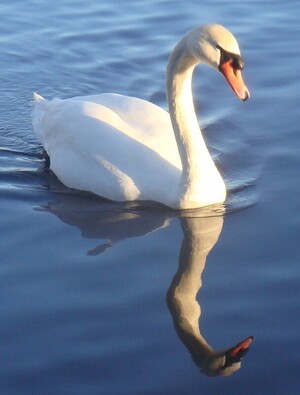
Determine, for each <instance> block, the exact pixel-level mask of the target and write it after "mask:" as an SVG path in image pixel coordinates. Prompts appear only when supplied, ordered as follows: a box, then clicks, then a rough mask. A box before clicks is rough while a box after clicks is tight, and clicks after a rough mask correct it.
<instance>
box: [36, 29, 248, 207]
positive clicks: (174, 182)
mask: <svg viewBox="0 0 300 395" xmlns="http://www.w3.org/2000/svg"><path fill="white" fill-rule="evenodd" d="M199 63H204V64H206V65H208V66H210V67H213V68H214V69H216V70H218V71H220V72H221V73H222V74H223V75H224V77H225V78H226V80H227V81H228V83H229V85H230V86H231V88H232V89H233V91H234V92H235V93H236V95H237V96H238V97H239V98H240V99H241V100H247V99H248V98H249V97H250V94H249V91H248V89H247V87H246V85H245V83H244V81H243V78H242V74H241V70H242V69H243V67H244V62H243V59H242V57H241V53H240V49H239V45H238V43H237V41H236V39H235V38H234V36H233V34H232V33H231V32H230V31H228V30H227V29H226V28H225V27H223V26H221V25H218V24H210V25H204V26H201V27H198V28H195V29H194V30H192V31H190V32H189V33H187V34H186V35H185V36H184V37H183V38H182V39H181V40H180V41H179V43H178V44H177V45H176V46H175V48H174V49H173V51H172V52H171V55H170V57H169V61H168V65H167V77H166V90H167V101H168V106H169V113H168V112H167V111H165V110H163V109H162V108H160V107H158V106H156V105H154V104H152V103H150V102H147V101H145V100H142V99H139V98H135V97H129V96H123V95H119V94H115V93H104V94H99V95H92V96H82V97H74V98H70V99H65V100H61V99H58V98H55V99H53V100H45V99H44V98H43V97H42V96H40V95H38V94H37V93H34V108H33V113H32V124H33V129H34V131H35V133H36V134H37V136H38V138H39V139H40V141H41V143H42V145H43V147H44V149H45V151H46V152H47V154H48V156H49V158H50V168H51V170H52V171H53V172H54V173H55V174H56V176H57V177H58V178H59V179H60V181H62V182H63V183H64V184H65V185H66V186H67V187H70V188H74V189H78V190H85V191H89V192H92V193H95V194H97V195H100V196H102V197H104V198H107V199H110V200H113V201H133V200H148V201H156V202H159V203H161V204H163V205H165V206H168V207H171V208H174V209H190V208H197V207H202V206H206V205H210V204H214V203H221V202H224V201H225V198H226V188H225V184H224V181H223V179H222V177H221V175H220V173H219V171H218V170H217V168H216V166H215V164H214V162H213V159H212V157H211V156H210V154H209V151H208V149H207V147H206V144H205V142H204V139H203V136H202V134H201V130H200V128H199V124H198V120H197V116H196V114H195V109H194V104H193V96H192V90H191V83H192V74H193V71H194V68H195V66H196V65H197V64H199Z"/></svg>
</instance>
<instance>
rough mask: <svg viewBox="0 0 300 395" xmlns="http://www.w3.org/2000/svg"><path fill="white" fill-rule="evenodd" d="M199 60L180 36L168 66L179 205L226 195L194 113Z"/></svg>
mask: <svg viewBox="0 0 300 395" xmlns="http://www.w3.org/2000/svg"><path fill="white" fill-rule="evenodd" d="M198 63H199V60H196V59H195V58H194V57H193V56H192V55H191V54H188V53H187V50H186V45H185V41H184V40H183V41H181V42H180V43H179V44H178V45H177V46H176V47H175V49H174V50H173V52H172V54H171V56H170V59H169V63H168V69H167V95H168V104H169V111H170V117H171V121H172V125H173V129H174V134H175V137H176V141H177V146H178V150H179V155H180V158H181V162H182V176H181V181H180V186H179V188H180V189H179V193H180V196H181V204H180V206H181V208H188V207H186V206H185V204H184V202H185V201H189V202H193V201H196V202H197V203H198V204H197V205H196V206H198V207H199V202H200V201H202V203H203V205H205V204H212V203H215V202H220V201H223V200H224V198H225V187H224V182H223V180H222V178H221V176H220V174H219V172H218V170H217V169H216V167H215V165H214V163H213V160H212V158H211V156H210V154H209V152H208V150H207V147H206V144H205V142H204V140H203V137H202V134H201V131H200V128H199V124H198V120H197V117H196V114H195V109H194V103H193V96H192V89H191V85H192V75H193V71H194V68H195V66H196V65H197V64H198ZM191 207H193V205H192V204H190V208H191Z"/></svg>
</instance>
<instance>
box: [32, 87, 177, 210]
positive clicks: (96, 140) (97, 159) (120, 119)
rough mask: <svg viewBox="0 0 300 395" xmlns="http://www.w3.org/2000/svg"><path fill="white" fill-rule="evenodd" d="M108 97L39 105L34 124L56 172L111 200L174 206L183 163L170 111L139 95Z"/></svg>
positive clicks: (78, 186) (71, 183) (73, 184)
mask: <svg viewBox="0 0 300 395" xmlns="http://www.w3.org/2000/svg"><path fill="white" fill-rule="evenodd" d="M105 96H106V99H109V100H110V103H108V102H107V100H106V101H105V102H106V105H104V104H102V103H103V102H104V97H101V95H100V96H93V97H84V98H75V99H68V100H59V99H55V100H52V101H49V102H47V101H41V102H38V103H36V110H35V114H38V119H35V118H34V119H33V124H34V127H35V129H36V130H37V133H38V135H40V136H41V135H42V141H43V144H44V147H45V149H46V151H47V152H48V154H49V156H50V158H51V168H52V170H53V171H54V172H55V173H56V175H57V176H58V177H59V178H60V179H61V181H62V182H63V183H65V184H66V185H67V186H69V187H73V188H76V189H83V190H89V191H92V192H94V193H97V194H99V195H101V196H105V197H107V198H109V199H112V200H135V199H149V200H156V201H160V202H162V203H165V204H169V200H170V188H171V186H174V185H177V183H178V179H179V175H180V171H179V170H178V162H180V161H179V159H178V158H179V156H178V151H177V146H176V143H175V138H174V136H173V133H171V132H172V130H170V129H171V126H170V121H169V117H168V114H167V113H166V112H165V111H163V110H161V109H160V108H158V107H156V106H155V105H153V104H151V103H147V102H144V101H140V100H139V99H132V98H124V97H116V98H115V101H114V98H113V95H112V96H110V95H105ZM116 96H117V95H116ZM108 104H109V105H110V107H112V108H109V107H108ZM134 105H136V106H135V107H134ZM139 105H140V106H139ZM126 108H127V109H128V111H126ZM117 110H118V112H117ZM140 113H142V114H143V115H141V114H140ZM134 114H136V117H134ZM151 116H152V119H150V120H148V117H150V118H151ZM131 120H132V121H133V120H135V121H136V122H133V124H130V121H131ZM137 125H138V126H139V127H137ZM155 125H156V128H155ZM168 137H169V139H168ZM170 139H171V141H170ZM172 139H173V140H172ZM172 147H173V148H172ZM168 159H170V160H168Z"/></svg>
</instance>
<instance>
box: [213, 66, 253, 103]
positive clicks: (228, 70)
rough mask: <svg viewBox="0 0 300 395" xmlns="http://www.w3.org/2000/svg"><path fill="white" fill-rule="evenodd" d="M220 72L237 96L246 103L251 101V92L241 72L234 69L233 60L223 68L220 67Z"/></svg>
mask: <svg viewBox="0 0 300 395" xmlns="http://www.w3.org/2000/svg"><path fill="white" fill-rule="evenodd" d="M219 70H220V71H221V73H222V74H223V75H224V77H225V78H226V80H227V82H228V84H229V85H230V86H231V88H232V89H233V91H234V92H235V94H236V95H237V96H238V97H239V98H240V99H241V100H243V101H245V100H247V99H249V97H250V92H249V90H248V88H247V87H246V85H245V83H244V80H243V77H242V73H241V70H238V69H234V68H233V66H232V59H230V60H228V61H227V62H224V63H223V64H222V65H221V66H219Z"/></svg>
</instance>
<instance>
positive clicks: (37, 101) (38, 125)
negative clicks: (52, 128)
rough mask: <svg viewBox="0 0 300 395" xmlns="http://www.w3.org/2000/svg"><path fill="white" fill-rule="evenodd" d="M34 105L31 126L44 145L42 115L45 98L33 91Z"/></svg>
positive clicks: (45, 102)
mask: <svg viewBox="0 0 300 395" xmlns="http://www.w3.org/2000/svg"><path fill="white" fill-rule="evenodd" d="M33 100H34V107H33V110H32V114H31V116H32V127H33V130H34V132H35V133H36V135H37V137H38V138H39V140H40V141H41V143H42V144H43V146H44V136H43V129H44V128H43V116H44V113H45V109H46V104H47V100H45V99H44V98H43V97H42V96H40V95H38V94H37V93H35V92H34V94H33Z"/></svg>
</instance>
